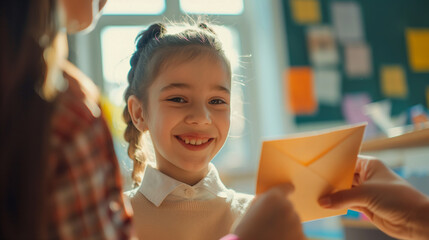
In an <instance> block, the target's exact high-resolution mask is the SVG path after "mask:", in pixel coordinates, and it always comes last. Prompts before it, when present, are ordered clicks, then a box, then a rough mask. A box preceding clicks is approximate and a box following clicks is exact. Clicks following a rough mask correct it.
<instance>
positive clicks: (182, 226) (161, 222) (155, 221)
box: [131, 190, 251, 240]
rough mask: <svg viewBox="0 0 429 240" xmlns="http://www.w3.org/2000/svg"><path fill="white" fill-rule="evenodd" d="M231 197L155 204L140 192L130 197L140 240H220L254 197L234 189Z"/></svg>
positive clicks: (135, 226)
mask: <svg viewBox="0 0 429 240" xmlns="http://www.w3.org/2000/svg"><path fill="white" fill-rule="evenodd" d="M229 191H231V193H232V194H228V195H229V196H232V197H228V198H219V197H217V198H214V199H210V200H204V201H197V200H188V201H164V202H163V203H162V204H161V205H160V206H159V207H156V206H155V205H154V204H153V203H152V202H150V201H149V200H148V199H146V197H145V196H144V195H143V194H142V193H140V192H137V193H136V194H135V195H134V196H133V197H132V199H131V204H132V207H133V211H134V228H135V230H136V233H137V236H138V237H139V239H141V240H146V239H157V240H173V239H174V240H185V239H186V240H199V239H201V240H211V239H213V240H214V239H216V240H218V239H220V238H221V237H222V236H224V235H226V234H228V233H229V232H230V228H231V226H232V225H233V223H234V222H235V220H237V218H239V217H240V216H242V214H243V213H244V212H245V210H246V208H247V207H248V205H249V203H250V201H251V198H250V197H249V195H247V194H240V193H236V192H234V191H232V190H229Z"/></svg>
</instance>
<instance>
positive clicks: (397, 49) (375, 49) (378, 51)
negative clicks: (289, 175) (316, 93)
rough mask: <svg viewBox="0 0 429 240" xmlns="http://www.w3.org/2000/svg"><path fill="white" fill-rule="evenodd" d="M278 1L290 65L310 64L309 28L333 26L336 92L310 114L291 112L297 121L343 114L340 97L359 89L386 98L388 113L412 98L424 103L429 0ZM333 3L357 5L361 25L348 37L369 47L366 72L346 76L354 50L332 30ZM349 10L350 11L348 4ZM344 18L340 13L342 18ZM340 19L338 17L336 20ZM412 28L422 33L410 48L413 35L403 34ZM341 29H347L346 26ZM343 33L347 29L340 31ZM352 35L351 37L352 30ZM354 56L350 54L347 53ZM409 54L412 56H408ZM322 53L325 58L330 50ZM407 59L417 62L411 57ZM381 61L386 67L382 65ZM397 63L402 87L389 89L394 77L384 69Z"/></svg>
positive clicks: (428, 79) (428, 86)
mask: <svg viewBox="0 0 429 240" xmlns="http://www.w3.org/2000/svg"><path fill="white" fill-rule="evenodd" d="M282 2H283V10H284V19H285V27H286V39H287V53H288V58H289V65H290V68H291V69H292V68H294V67H308V68H309V69H314V68H315V65H314V62H313V58H312V57H311V54H312V53H311V50H310V46H309V41H308V39H309V37H308V36H309V29H310V28H312V27H315V26H316V27H317V26H327V27H328V28H331V29H332V31H333V32H334V37H335V46H334V47H335V51H337V54H338V56H337V57H338V59H334V62H335V61H336V63H335V64H331V66H329V69H331V70H333V71H337V72H338V76H339V82H340V85H339V89H338V91H339V93H338V94H339V98H337V99H335V98H333V99H331V100H329V99H328V100H329V101H330V102H328V103H324V102H323V101H317V110H315V111H314V112H312V113H311V114H305V113H304V114H296V117H295V119H296V122H297V124H300V123H308V122H321V121H337V120H344V118H345V117H344V105H343V103H342V101H344V96H346V95H349V94H357V93H359V94H361V93H364V94H367V96H369V98H370V99H371V101H379V100H383V99H390V100H391V103H392V115H397V114H399V113H402V112H404V111H407V109H409V108H410V107H411V106H414V105H416V104H423V105H424V106H425V107H428V101H429V100H428V99H429V98H428V94H429V66H425V63H426V62H427V63H428V65H429V14H428V11H429V1H422V0H406V1H404V0H370V1H368V0H353V1H352V0H282ZM338 3H340V6H341V4H343V3H344V4H346V5H345V6H347V4H351V5H353V6H354V7H355V10H356V9H357V10H358V11H359V12H360V20H361V23H360V24H361V31H362V32H361V33H360V40H358V41H355V39H353V40H352V41H351V42H352V43H353V44H355V43H356V42H361V43H363V44H364V45H365V46H366V47H367V49H369V53H368V52H367V53H368V54H369V58H370V62H369V64H370V66H367V68H368V67H369V68H370V70H369V71H370V73H369V74H368V73H367V74H366V75H365V74H363V75H362V76H351V75H353V71H354V70H348V69H352V68H354V67H356V66H357V65H356V66H354V65H353V64H351V65H350V67H349V66H347V59H346V54H348V52H349V51H350V52H352V51H354V50H353V49H351V48H347V49H346V46H348V44H349V43H348V42H347V40H346V41H345V40H344V39H343V40H341V36H338V35H337V32H336V30H337V27H338V26H337V23H335V21H336V20H335V18H338V15H335V14H336V13H335V12H334V7H333V5H338ZM300 8H301V9H300ZM348 14H351V15H353V14H354V13H353V9H352V10H351V12H350V13H348ZM340 17H341V16H340ZM347 19H348V18H345V20H347ZM343 22H344V21H343ZM340 24H342V23H341V22H340ZM413 30H417V32H418V33H419V34H420V33H422V34H420V35H418V34H417V37H418V38H419V39H420V40H417V41H420V43H417V45H416V44H414V45H413V46H412V48H414V50H410V48H411V47H410V41H413V40H412V36H411V37H410V36H408V37H407V34H408V33H409V32H410V31H411V33H412V31H413ZM344 31H347V28H345V29H344ZM352 34H353V33H352ZM346 35H347V33H345V36H346ZM343 37H344V36H343ZM346 37H347V36H346ZM351 37H352V38H353V36H351ZM425 38H426V39H427V40H428V41H427V44H426V46H424V44H421V43H422V42H424V39H425ZM419 44H420V45H419ZM348 49H350V50H348ZM358 51H359V50H358ZM410 51H415V52H416V53H418V54H420V55H419V56H410ZM361 53H365V52H361ZM356 58H357V57H352V59H356ZM411 58H413V59H414V60H411ZM426 58H427V59H426ZM327 59H328V61H330V60H329V56H328V57H327ZM316 60H317V59H316ZM411 61H417V62H413V63H412V62H411ZM422 62H423V64H422ZM386 66H387V68H385V67H386ZM392 66H393V68H392ZM317 68H320V67H317ZM363 68H365V67H363ZM384 69H385V70H386V71H385V70H384ZM398 69H399V75H400V76H402V77H403V79H402V80H403V81H404V82H403V83H402V84H405V85H403V86H402V88H405V89H402V90H401V89H399V90H398V89H396V90H395V89H391V88H392V86H394V84H397V83H393V85H392V84H391V83H386V82H383V80H382V78H383V77H384V76H385V75H384V74H386V76H390V75H389V74H393V75H395V74H396V75H395V76H399V75H398V74H397V73H398V71H397V70H398ZM286 71H287V70H286ZM357 71H359V69H358V70H357ZM364 71H365V70H364ZM351 73H352V74H351ZM285 75H286V74H285ZM358 75H359V74H358ZM285 78H287V77H285ZM394 78H395V77H393V78H392V79H394ZM392 81H396V80H392ZM398 81H399V80H398ZM393 88H394V87H393ZM389 89H390V90H389ZM316 90H317V89H316ZM401 91H403V92H401ZM285 94H286V95H287V94H288V92H285ZM395 94H396V95H395ZM326 95H328V96H327V97H328V98H329V97H331V98H332V96H330V95H329V93H327V94H326Z"/></svg>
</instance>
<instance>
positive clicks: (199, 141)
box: [182, 138, 209, 145]
mask: <svg viewBox="0 0 429 240" xmlns="http://www.w3.org/2000/svg"><path fill="white" fill-rule="evenodd" d="M182 141H184V142H185V143H186V144H192V145H201V144H203V143H206V142H208V141H209V139H197V138H194V139H191V138H182Z"/></svg>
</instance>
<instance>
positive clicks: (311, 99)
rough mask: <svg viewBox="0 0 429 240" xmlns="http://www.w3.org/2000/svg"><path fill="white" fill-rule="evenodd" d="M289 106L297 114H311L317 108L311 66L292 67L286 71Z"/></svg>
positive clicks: (286, 93)
mask: <svg viewBox="0 0 429 240" xmlns="http://www.w3.org/2000/svg"><path fill="white" fill-rule="evenodd" d="M284 86H285V88H286V89H285V91H284V94H285V96H286V98H287V99H288V106H289V110H290V112H291V113H293V114H295V115H310V114H313V113H315V112H316V110H317V107H318V105H317V101H316V96H315V90H314V79H313V72H312V70H311V68H310V67H291V68H289V69H288V70H287V71H286V73H285V84H284Z"/></svg>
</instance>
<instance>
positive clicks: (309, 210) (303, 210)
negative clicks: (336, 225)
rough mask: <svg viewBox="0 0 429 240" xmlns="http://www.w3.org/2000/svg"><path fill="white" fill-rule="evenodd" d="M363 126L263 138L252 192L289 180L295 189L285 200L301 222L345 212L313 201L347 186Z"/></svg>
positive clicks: (349, 182) (353, 166) (351, 175)
mask: <svg viewBox="0 0 429 240" xmlns="http://www.w3.org/2000/svg"><path fill="white" fill-rule="evenodd" d="M365 127H366V123H364V124H358V125H349V126H345V127H341V128H335V129H329V130H324V131H320V132H312V133H307V134H300V135H298V136H295V137H292V138H287V139H281V140H272V141H264V142H263V144H262V152H261V160H260V162H259V172H258V180H257V186H256V194H259V193H262V192H264V191H266V190H268V189H269V188H271V187H272V186H274V185H277V184H279V183H285V182H291V183H292V184H293V185H294V186H295V191H294V192H293V193H292V194H291V195H290V196H289V199H290V200H291V201H292V203H293V205H294V207H295V210H296V211H297V212H298V215H299V216H300V218H301V221H303V222H306V221H310V220H315V219H319V218H324V217H330V216H336V215H342V214H346V213H347V209H341V210H330V209H324V208H322V207H320V206H319V204H318V202H317V200H318V199H319V198H320V197H321V196H323V195H325V194H328V193H333V192H336V191H339V190H343V189H349V188H350V187H351V185H352V182H353V175H354V169H355V164H356V160H357V155H358V153H359V150H360V146H361V143H362V138H363V134H364V131H365Z"/></svg>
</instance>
